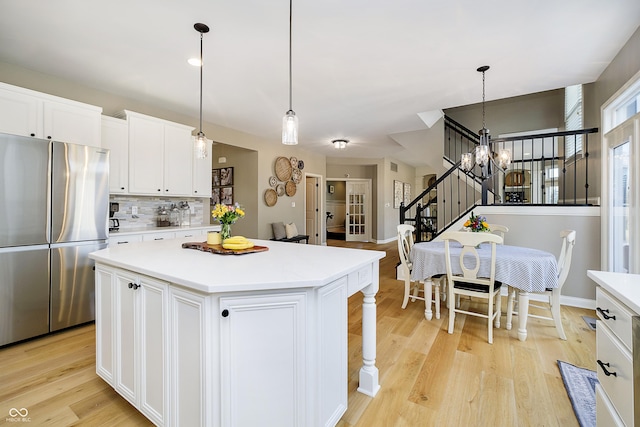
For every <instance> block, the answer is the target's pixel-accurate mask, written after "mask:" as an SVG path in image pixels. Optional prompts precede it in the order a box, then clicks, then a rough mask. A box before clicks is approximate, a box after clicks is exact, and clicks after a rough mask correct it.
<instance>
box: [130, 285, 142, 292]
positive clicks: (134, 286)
mask: <svg viewBox="0 0 640 427" xmlns="http://www.w3.org/2000/svg"><path fill="white" fill-rule="evenodd" d="M128 286H129V289H133V290H134V291H135V290H137V289H138V288H139V287H140V285H138V284H137V283H129V285H128Z"/></svg>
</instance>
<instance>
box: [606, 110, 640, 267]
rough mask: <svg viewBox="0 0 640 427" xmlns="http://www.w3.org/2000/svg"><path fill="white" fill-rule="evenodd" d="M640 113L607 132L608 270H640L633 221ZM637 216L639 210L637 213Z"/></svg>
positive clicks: (639, 236) (637, 236)
mask: <svg viewBox="0 0 640 427" xmlns="http://www.w3.org/2000/svg"><path fill="white" fill-rule="evenodd" d="M638 127H640V115H636V116H635V117H633V118H630V119H629V120H627V121H625V122H624V123H622V124H621V125H619V126H618V127H616V128H615V129H613V130H612V131H610V132H609V133H607V134H606V136H605V138H606V140H607V145H608V175H609V176H608V191H609V195H610V196H609V199H608V215H607V217H606V218H605V219H604V220H605V221H606V222H607V224H606V226H607V231H608V233H607V234H608V239H607V259H608V266H607V270H608V271H615V272H619V273H638V272H640V260H638V257H639V255H640V254H639V253H638V248H639V246H638V242H639V241H640V230H639V229H638V225H637V223H636V221H630V219H631V218H632V215H634V212H636V209H637V206H638V199H637V196H636V193H637V191H638V188H637V187H638V175H637V174H638V173H637V169H636V170H635V171H634V167H631V165H633V164H637V163H638V162H639V157H640V156H639V154H640V153H638V149H637V147H634V138H635V139H636V144H637V136H638V134H639V133H640V131H639V129H638ZM635 215H636V216H637V213H635Z"/></svg>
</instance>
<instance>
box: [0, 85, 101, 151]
mask: <svg viewBox="0 0 640 427" xmlns="http://www.w3.org/2000/svg"><path fill="white" fill-rule="evenodd" d="M101 114H102V108H101V107H96V106H93V105H89V104H84V103H81V102H76V101H72V100H69V99H64V98H60V97H57V96H53V95H48V94H44V93H40V92H35V91H32V90H29V89H24V88H20V87H17V86H12V85H8V84H5V83H0V132H4V133H10V134H14V135H22V136H33V137H36V138H45V139H52V140H56V141H62V142H71V143H74V144H82V145H91V146H94V147H100V139H101V135H100V133H101V132H100V127H101V121H100V116H101Z"/></svg>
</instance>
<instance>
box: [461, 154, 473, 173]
mask: <svg viewBox="0 0 640 427" xmlns="http://www.w3.org/2000/svg"><path fill="white" fill-rule="evenodd" d="M460 167H462V169H464V170H465V171H467V172H469V171H470V170H471V169H473V156H472V155H471V153H463V154H462V156H461V158H460Z"/></svg>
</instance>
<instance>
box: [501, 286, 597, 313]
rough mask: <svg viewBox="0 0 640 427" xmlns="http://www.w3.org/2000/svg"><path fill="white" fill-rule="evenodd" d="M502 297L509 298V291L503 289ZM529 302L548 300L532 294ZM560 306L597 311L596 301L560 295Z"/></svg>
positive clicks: (542, 296)
mask: <svg viewBox="0 0 640 427" xmlns="http://www.w3.org/2000/svg"><path fill="white" fill-rule="evenodd" d="M500 295H502V296H505V297H506V296H507V290H506V289H505V288H503V289H502V291H501V292H500ZM529 300H530V301H540V302H547V301H548V298H547V297H545V296H544V295H541V294H534V293H531V294H529ZM560 305H568V306H569V307H578V308H586V309H590V310H595V309H596V300H593V299H586V298H578V297H571V296H565V295H560Z"/></svg>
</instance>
